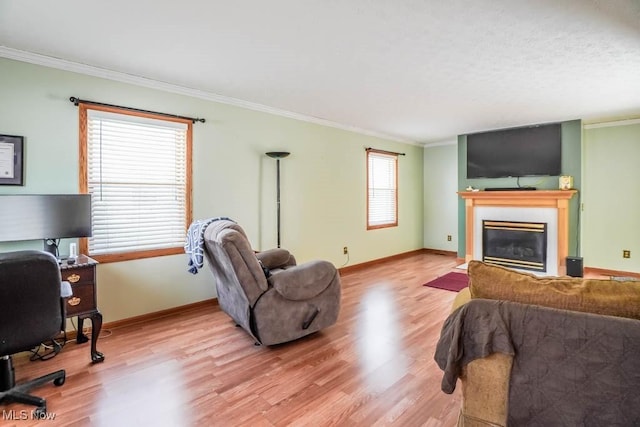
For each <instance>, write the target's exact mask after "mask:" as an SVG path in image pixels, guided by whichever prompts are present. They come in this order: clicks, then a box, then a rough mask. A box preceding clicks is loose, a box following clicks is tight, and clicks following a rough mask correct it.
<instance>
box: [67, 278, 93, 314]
mask: <svg viewBox="0 0 640 427" xmlns="http://www.w3.org/2000/svg"><path fill="white" fill-rule="evenodd" d="M72 288H73V295H72V296H71V297H69V298H67V303H66V307H67V317H71V316H75V315H77V314H82V313H85V312H87V311H91V310H95V309H96V303H95V301H96V299H95V298H96V297H95V287H94V286H93V283H89V284H84V285H72Z"/></svg>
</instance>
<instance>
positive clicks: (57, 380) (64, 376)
mask: <svg viewBox="0 0 640 427" xmlns="http://www.w3.org/2000/svg"><path fill="white" fill-rule="evenodd" d="M66 379H67V376H66V375H63V376H62V377H61V378H56V379H55V380H53V384H54V385H56V386H58V387H60V386H61V385H62V384H64V382H65V380H66ZM45 412H46V411H45Z"/></svg>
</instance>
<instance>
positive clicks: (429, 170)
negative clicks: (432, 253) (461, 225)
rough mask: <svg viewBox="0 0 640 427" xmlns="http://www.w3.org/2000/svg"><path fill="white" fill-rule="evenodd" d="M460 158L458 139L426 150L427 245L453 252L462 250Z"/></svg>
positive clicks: (425, 232) (425, 245) (425, 212)
mask: <svg viewBox="0 0 640 427" xmlns="http://www.w3.org/2000/svg"><path fill="white" fill-rule="evenodd" d="M457 159H458V151H457V148H456V141H455V140H454V141H448V142H446V143H444V144H442V145H437V146H431V147H425V149H424V247H425V248H429V249H438V250H443V251H451V252H456V251H457V249H458V235H459V233H458V194H456V191H457V187H458V180H457V176H458V168H457V165H458V160H457ZM447 235H450V236H451V241H448V240H447ZM462 235H463V236H464V233H462Z"/></svg>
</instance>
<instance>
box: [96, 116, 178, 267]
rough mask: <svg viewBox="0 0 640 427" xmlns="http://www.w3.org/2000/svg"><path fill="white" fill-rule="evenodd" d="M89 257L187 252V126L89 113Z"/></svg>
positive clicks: (142, 118) (169, 122)
mask: <svg viewBox="0 0 640 427" xmlns="http://www.w3.org/2000/svg"><path fill="white" fill-rule="evenodd" d="M87 113H88V114H87V186H88V191H89V193H90V194H91V214H92V221H93V224H92V225H93V236H92V237H91V238H89V242H88V244H89V254H90V255H102V254H117V253H125V252H136V251H148V250H155V249H166V248H173V247H182V246H183V245H184V236H185V232H186V203H187V158H186V156H187V148H186V146H187V144H186V140H187V125H186V124H184V123H177V122H172V121H164V120H156V119H149V118H144V117H137V116H130V115H125V114H115V113H110V112H105V111H97V110H88V112H87Z"/></svg>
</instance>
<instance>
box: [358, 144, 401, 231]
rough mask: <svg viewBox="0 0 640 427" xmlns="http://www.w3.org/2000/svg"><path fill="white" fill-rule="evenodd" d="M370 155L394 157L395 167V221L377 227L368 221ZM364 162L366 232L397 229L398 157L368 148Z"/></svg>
mask: <svg viewBox="0 0 640 427" xmlns="http://www.w3.org/2000/svg"><path fill="white" fill-rule="evenodd" d="M370 154H383V155H385V156H389V157H395V159H394V166H395V170H394V172H395V183H396V187H395V208H396V209H395V221H394V222H390V223H388V224H379V225H370V219H369V188H370V187H369V155H370ZM366 162H367V193H366V194H367V230H378V229H381V228H390V227H397V226H398V193H399V187H400V185H399V182H398V155H397V154H392V153H390V152H388V151H384V150H375V149H373V148H370V149H368V150H367V156H366Z"/></svg>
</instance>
